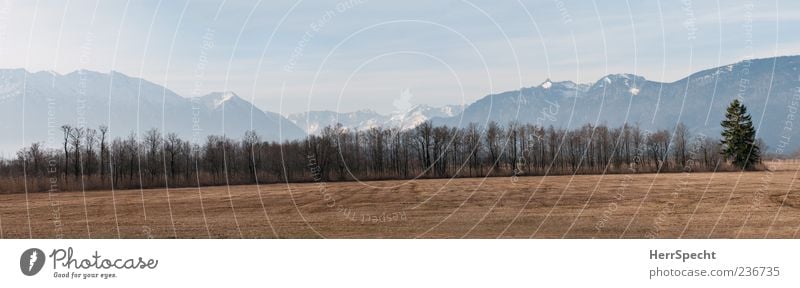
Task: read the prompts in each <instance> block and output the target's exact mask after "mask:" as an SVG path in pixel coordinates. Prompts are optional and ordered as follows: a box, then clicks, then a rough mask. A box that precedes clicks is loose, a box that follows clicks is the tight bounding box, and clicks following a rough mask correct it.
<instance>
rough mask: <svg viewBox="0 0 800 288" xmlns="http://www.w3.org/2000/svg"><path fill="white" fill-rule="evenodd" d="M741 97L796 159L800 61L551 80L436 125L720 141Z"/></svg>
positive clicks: (769, 139)
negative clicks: (683, 73) (683, 132)
mask: <svg viewBox="0 0 800 288" xmlns="http://www.w3.org/2000/svg"><path fill="white" fill-rule="evenodd" d="M736 97H740V99H741V100H742V101H743V102H744V104H745V105H747V107H748V111H749V112H750V114H751V116H752V118H753V123H754V125H755V127H756V128H757V130H758V131H757V137H759V138H762V139H763V140H764V141H765V142H766V143H767V144H768V145H769V146H770V147H773V148H776V147H779V146H778V145H779V144H781V146H783V147H784V148H783V150H784V152H792V151H793V150H794V149H796V148H797V147H798V146H800V139H791V136H793V135H795V134H797V132H794V130H792V128H793V127H792V126H793V125H794V122H795V117H796V113H797V109H798V106H799V105H800V56H784V57H775V58H765V59H756V60H748V61H742V62H738V63H735V64H730V65H725V66H721V67H718V68H713V69H707V70H703V71H700V72H697V73H694V74H691V75H689V76H687V77H685V78H682V79H680V80H678V81H675V82H671V83H661V82H656V81H650V80H647V79H645V78H644V77H641V76H636V75H630V74H613V75H608V76H606V77H603V78H601V79H599V80H598V81H596V82H594V83H591V84H575V83H573V82H570V81H564V82H553V81H550V80H546V81H545V82H543V83H542V84H541V85H539V86H536V87H529V88H522V89H520V90H517V91H509V92H504V93H500V94H495V95H489V96H486V97H484V98H482V99H480V100H478V101H476V102H475V103H473V104H471V105H469V106H468V107H466V108H465V109H464V112H463V113H462V114H460V115H455V116H453V117H447V118H438V119H434V120H433V121H434V123H435V124H447V125H456V126H463V125H465V123H470V122H476V123H487V122H488V121H497V122H498V123H507V122H509V121H518V122H521V123H535V124H539V125H540V126H545V127H547V126H550V125H553V126H554V127H563V128H575V127H580V126H582V125H584V124H586V123H592V124H606V125H609V126H619V125H622V124H623V123H630V124H639V125H640V127H641V128H643V129H651V130H652V129H669V130H672V129H674V127H675V126H676V125H677V124H678V123H679V122H682V123H684V124H685V125H687V126H688V127H689V128H690V129H691V131H692V132H694V133H695V134H697V133H704V134H705V135H707V136H709V137H713V138H718V137H719V132H720V131H721V129H720V125H719V123H720V121H722V119H723V116H724V113H725V109H726V107H727V105H728V104H729V103H730V102H731V101H732V100H733V99H734V98H736ZM782 141H783V142H785V143H783V144H782V143H781V142H782ZM762 151H765V152H766V151H767V150H765V149H763V148H762ZM769 152H774V149H770V150H769Z"/></svg>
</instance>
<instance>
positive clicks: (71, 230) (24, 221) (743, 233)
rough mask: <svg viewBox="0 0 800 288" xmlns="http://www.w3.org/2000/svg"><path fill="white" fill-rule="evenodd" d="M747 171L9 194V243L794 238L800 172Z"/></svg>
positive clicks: (2, 198) (4, 206)
mask: <svg viewBox="0 0 800 288" xmlns="http://www.w3.org/2000/svg"><path fill="white" fill-rule="evenodd" d="M770 167H772V168H773V169H772V170H773V171H769V172H768V171H761V172H745V173H735V172H734V173H731V172H728V173H691V174H680V173H673V174H637V175H624V174H623V175H590V176H574V177H573V176H548V177H519V178H517V179H511V178H508V177H497V178H486V179H452V180H450V179H441V180H415V181H375V182H365V183H357V182H350V183H305V184H289V185H287V184H273V185H260V186H255V185H251V186H231V187H224V186H223V187H202V188H199V189H198V188H182V189H169V190H166V189H151V190H144V191H140V190H125V191H113V192H112V191H87V192H85V193H84V192H59V193H50V194H48V193H31V194H28V195H26V194H24V193H18V194H6V195H0V232H2V234H0V236H2V237H3V238H28V237H34V238H60V237H63V238H117V237H121V238H146V237H153V238H175V237H177V238H209V237H211V238H462V237H465V238H498V237H499V238H620V237H621V238H763V237H767V238H796V237H798V236H800V235H798V233H797V231H798V228H800V193H798V191H797V190H798V189H797V188H796V187H797V186H798V185H797V183H794V180H795V179H796V178H797V176H798V175H797V174H796V171H797V165H794V164H792V165H787V164H785V163H784V164H780V165H777V164H775V165H770Z"/></svg>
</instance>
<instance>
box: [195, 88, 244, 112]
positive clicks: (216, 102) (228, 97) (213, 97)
mask: <svg viewBox="0 0 800 288" xmlns="http://www.w3.org/2000/svg"><path fill="white" fill-rule="evenodd" d="M238 99H241V98H239V95H236V93H233V92H230V91H228V92H213V93H210V94H208V95H205V96H202V97H201V100H202V102H203V103H204V104H205V105H206V107H208V108H209V109H217V108H220V107H221V106H222V105H224V104H225V103H229V102H231V101H235V100H238Z"/></svg>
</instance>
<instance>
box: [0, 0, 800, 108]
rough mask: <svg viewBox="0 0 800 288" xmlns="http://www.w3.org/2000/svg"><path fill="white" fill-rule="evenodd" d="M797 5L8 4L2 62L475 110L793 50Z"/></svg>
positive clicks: (264, 101)
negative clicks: (525, 90) (617, 77)
mask: <svg viewBox="0 0 800 288" xmlns="http://www.w3.org/2000/svg"><path fill="white" fill-rule="evenodd" d="M797 31H800V1H721V0H717V1H691V0H683V1H631V0H628V1H620V0H611V1H560V0H556V1H522V0H520V1H516V0H510V1H477V0H476V1H456V0H442V1H378V0H340V1H281V0H269V1H205V0H195V1H178V0H167V1H155V0H153V1H123V0H102V1H92V0H71V1H69V0H63V1H46V0H39V1H32V0H25V1H9V0H0V68H25V69H27V70H29V71H31V72H35V71H55V72H57V73H61V74H66V73H69V72H72V71H74V70H77V69H89V70H95V71H100V72H109V71H118V72H121V73H123V74H126V75H129V76H132V77H141V78H144V79H147V80H148V81H151V82H154V83H157V84H160V85H163V86H165V87H167V88H169V89H171V90H173V91H175V92H176V93H178V94H180V95H182V96H185V97H193V96H201V95H204V94H207V93H211V92H215V91H233V92H235V93H236V94H238V95H240V96H241V97H242V98H244V99H246V100H249V101H251V102H253V103H254V104H255V105H256V106H258V107H259V108H261V109H264V110H268V111H273V112H278V113H281V114H284V115H288V114H291V113H298V112H305V111H309V110H334V111H339V112H350V111H355V110H361V109H371V110H375V111H377V112H380V113H391V112H392V111H394V110H396V109H397V107H394V106H393V105H394V104H393V103H396V102H397V101H394V100H396V99H398V98H400V97H402V96H401V95H403V92H404V91H409V92H410V93H411V95H413V96H412V97H411V99H410V102H411V104H427V105H432V106H442V105H448V104H458V105H462V104H469V103H472V102H474V101H475V100H477V99H479V98H481V97H483V96H485V95H488V94H493V93H500V92H503V91H509V90H516V89H519V88H520V87H530V86H537V85H539V84H541V83H542V82H544V81H545V80H546V79H552V80H553V81H564V80H570V81H574V82H578V83H591V82H595V81H597V80H598V79H600V78H602V77H603V76H605V75H607V74H616V73H631V74H637V75H641V76H644V77H645V78H647V79H650V80H655V81H664V82H672V81H676V80H678V79H680V78H683V77H685V76H687V75H689V74H690V73H692V72H696V71H699V70H702V69H708V68H713V67H717V66H723V65H727V64H730V63H734V62H738V61H741V60H744V59H747V58H765V57H773V56H781V55H797V54H800V33H797Z"/></svg>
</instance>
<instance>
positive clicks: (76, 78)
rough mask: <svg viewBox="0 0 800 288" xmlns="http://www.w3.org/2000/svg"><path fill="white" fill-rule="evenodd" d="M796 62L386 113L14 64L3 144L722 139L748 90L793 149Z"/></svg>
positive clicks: (748, 64) (621, 77) (536, 89)
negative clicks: (180, 89) (411, 137)
mask: <svg viewBox="0 0 800 288" xmlns="http://www.w3.org/2000/svg"><path fill="white" fill-rule="evenodd" d="M798 69H800V56H783V57H774V58H765V59H754V60H745V61H741V62H738V63H734V64H730V65H725V66H721V67H717V68H712V69H706V70H702V71H699V72H696V73H693V74H691V75H688V76H686V77H684V78H682V79H679V80H677V81H674V82H658V81H652V80H648V79H646V78H644V77H642V76H638V75H632V74H611V75H607V76H604V77H602V78H600V79H599V80H597V81H595V82H593V83H582V84H578V83H573V82H571V81H551V80H549V79H547V80H545V81H544V82H541V84H539V85H537V86H533V87H524V88H521V89H519V90H514V91H507V92H502V93H497V94H491V95H488V96H485V97H483V98H480V99H479V100H477V101H475V102H474V103H471V104H469V105H466V106H461V105H451V106H444V107H431V106H426V105H416V106H412V105H410V104H409V103H408V101H407V100H408V99H399V100H395V102H396V103H394V104H395V105H394V106H395V108H397V109H396V111H394V112H392V113H390V114H388V115H384V114H380V113H377V112H375V111H372V110H359V111H355V112H333V111H309V112H304V113H298V114H291V115H287V116H286V117H284V116H282V115H280V114H277V113H273V112H268V111H263V110H261V109H259V108H257V107H255V106H254V105H252V104H251V103H250V102H248V101H246V100H244V99H242V98H241V97H239V96H237V95H236V94H235V93H233V92H218V93H211V94H208V95H205V96H202V97H191V98H187V97H182V96H180V95H178V94H176V93H174V92H172V91H171V90H169V89H167V88H165V87H163V86H160V85H157V84H154V83H152V82H149V81H146V80H143V79H139V78H134V77H129V76H126V75H124V74H121V73H118V72H111V73H99V72H93V71H87V70H79V71H75V72H72V73H69V74H66V75H61V74H57V73H52V72H36V73H31V72H28V71H26V70H24V69H8V70H0V132H2V133H3V134H2V135H5V137H3V138H2V139H1V140H0V150H1V151H5V154H8V153H9V152H10V151H15V150H16V149H18V148H19V147H22V146H23V145H29V144H30V142H34V141H47V142H48V143H50V142H52V143H55V144H57V143H60V141H61V139H60V137H62V136H61V132H60V130H59V127H60V126H61V125H63V124H70V125H81V126H83V125H85V126H86V127H93V128H96V127H97V126H98V125H101V124H105V125H108V126H109V127H110V129H109V131H110V134H111V136H112V137H113V136H127V135H129V134H130V133H132V131H134V132H135V131H139V132H140V133H141V132H143V131H145V130H148V129H150V128H158V129H160V130H162V131H166V132H176V133H178V134H179V135H180V136H181V137H184V138H186V139H192V140H195V141H203V140H204V138H205V137H206V136H207V135H212V134H215V135H221V134H225V135H226V136H229V137H233V138H237V137H240V136H241V135H243V134H244V132H245V131H247V130H251V129H252V130H256V131H257V132H258V134H259V135H261V136H262V137H263V138H264V139H266V140H271V141H280V140H292V139H300V138H303V137H304V136H305V135H307V134H317V133H320V132H321V129H322V128H324V127H325V126H328V125H334V124H336V123H341V124H342V125H343V126H344V127H345V128H347V129H358V130H364V129H369V128H372V127H379V126H380V127H387V128H388V127H397V128H400V129H410V128H413V127H415V126H416V125H418V124H419V123H422V122H424V121H428V120H430V121H432V122H433V123H434V124H436V125H450V126H458V127H464V126H466V125H467V124H468V123H478V124H481V125H482V124H486V123H488V122H489V121H496V122H498V123H501V124H506V123H508V122H511V121H516V122H520V123H533V124H537V125H540V126H545V127H547V126H554V127H562V128H576V127H580V126H582V125H585V124H587V123H592V124H606V125H609V126H619V125H622V124H623V123H629V124H636V125H639V126H640V127H641V128H642V129H648V130H653V129H670V130H671V129H672V128H674V127H675V126H676V125H677V124H678V123H684V124H685V125H687V126H688V127H689V128H690V129H691V131H692V132H693V133H695V134H701V133H702V134H705V135H707V136H709V137H714V138H716V137H718V135H719V132H720V127H719V123H720V121H721V120H722V118H723V115H724V112H725V107H726V106H727V105H728V103H730V102H731V101H732V100H733V99H734V98H739V99H740V100H742V101H743V102H744V103H745V105H747V107H748V109H749V112H750V113H751V115H752V117H753V122H754V124H755V126H756V128H757V129H758V134H757V137H760V138H762V139H763V140H764V141H765V142H766V143H767V144H768V146H770V147H772V148H777V147H780V148H782V149H783V151H784V152H787V153H788V152H792V151H793V150H794V149H796V148H797V147H800V140H798V139H792V136H793V135H794V134H796V133H795V132H793V130H792V128H793V125H794V122H795V117H796V115H795V114H796V113H797V110H798V106H800V70H798ZM401 98H402V97H401ZM23 120H24V127H23ZM769 151H770V152H773V151H775V149H770V150H769Z"/></svg>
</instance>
